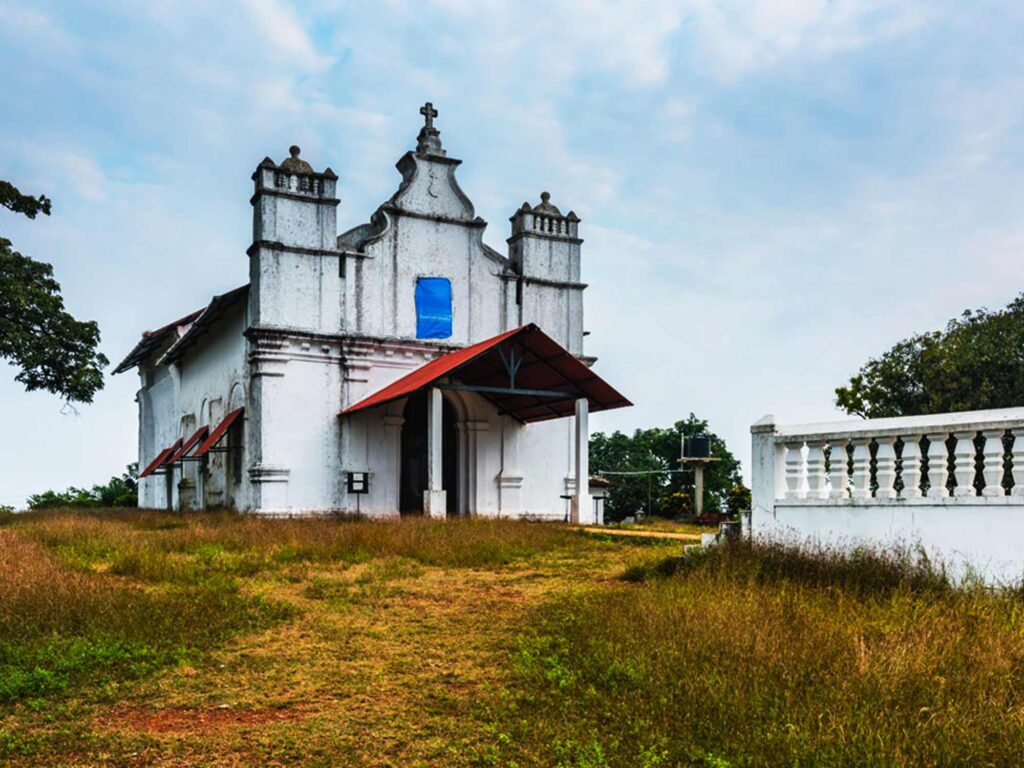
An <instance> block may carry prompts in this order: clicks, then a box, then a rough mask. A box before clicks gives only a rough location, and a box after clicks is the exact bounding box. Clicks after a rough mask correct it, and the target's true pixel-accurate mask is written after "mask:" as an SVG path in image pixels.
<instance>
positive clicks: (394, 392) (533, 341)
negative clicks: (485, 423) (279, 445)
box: [341, 323, 632, 423]
mask: <svg viewBox="0 0 1024 768" xmlns="http://www.w3.org/2000/svg"><path fill="white" fill-rule="evenodd" d="M446 377H450V382H451V383H446V384H438V382H439V380H440V379H444V378H446ZM435 385H438V386H441V387H442V388H448V389H454V390H460V389H461V390H466V391H471V392H476V393H477V394H479V395H480V396H481V397H484V398H486V399H487V400H489V401H490V402H492V403H493V404H494V405H495V406H496V407H497V408H498V410H499V411H501V412H502V413H506V414H508V415H510V416H512V417H513V418H515V419H518V420H519V421H521V422H525V423H528V422H533V421H545V420H547V419H558V418H562V417H565V416H571V415H573V413H574V411H575V401H576V400H579V399H582V398H586V399H587V401H588V403H589V406H590V410H592V411H606V410H610V409H612V408H624V407H626V406H629V405H632V403H631V402H630V401H629V400H627V399H626V398H625V397H624V396H623V395H622V394H621V393H619V392H618V391H617V390H616V389H615V388H614V387H612V386H611V384H609V383H608V382H606V381H605V380H604V379H602V378H601V377H600V376H598V375H597V374H596V373H594V372H593V371H592V370H591V369H590V368H589V367H588V366H587V365H586V364H585V363H583V362H582V361H580V359H579V358H577V357H576V356H575V355H573V354H572V353H571V352H569V350H567V349H565V347H563V346H562V345H561V344H559V343H558V342H557V341H555V340H554V339H552V338H551V337H550V336H548V335H547V334H546V333H544V332H543V331H542V330H541V329H540V328H538V327H537V326H536V325H534V324H533V323H530V324H529V325H524V326H522V327H521V328H516V329H514V330H511V331H506V332H505V333H501V334H499V335H497V336H495V337H494V338H491V339H487V340H486V341H481V342H479V343H477V344H472V345H470V346H468V347H466V348H464V349H459V350H456V351H455V352H451V353H449V354H447V355H442V356H441V357H439V358H437V359H436V360H431V361H430V362H429V363H426V364H424V365H422V366H420V367H419V368H417V369H416V370H414V371H412V372H411V373H408V374H406V375H405V376H403V377H402V378H400V379H398V380H397V381H394V382H392V383H391V384H388V385H387V386H386V387H384V388H383V389H380V390H378V391H377V392H375V393H374V394H372V395H370V396H369V397H365V398H363V399H362V400H360V401H359V402H357V403H355V404H354V405H351V406H349V407H348V408H346V409H345V410H343V411H342V412H341V415H343V416H346V415H348V414H352V413H356V412H357V411H361V410H364V409H366V408H372V407H374V406H377V405H383V404H384V403H389V402H391V401H392V400H398V399H400V398H403V397H408V396H409V395H412V394H413V393H415V392H418V391H420V390H422V389H426V388H428V387H431V386H435Z"/></svg>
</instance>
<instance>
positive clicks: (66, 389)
mask: <svg viewBox="0 0 1024 768" xmlns="http://www.w3.org/2000/svg"><path fill="white" fill-rule="evenodd" d="M0 205H3V207H4V208H7V209H8V210H10V211H14V212H15V213H21V214H24V215H25V216H27V217H28V218H30V219H34V218H35V217H36V215H37V214H39V213H43V214H45V215H47V216H49V215H50V200H49V199H47V198H46V196H45V195H40V196H39V197H38V198H36V197H32V196H31V195H23V194H21V192H19V191H18V189H17V188H16V187H14V186H13V185H12V184H10V183H9V182H6V181H0ZM99 342H100V332H99V328H98V327H97V325H96V323H95V322H83V321H80V320H76V319H75V318H74V317H73V316H72V315H71V314H70V313H69V312H68V311H67V310H65V309H64V300H63V299H62V298H61V295H60V284H59V283H58V282H57V281H56V280H55V279H54V278H53V267H52V266H50V265H49V264H44V263H42V262H39V261H35V260H33V259H30V258H29V257H28V256H24V255H22V254H20V253H18V252H17V251H15V250H13V248H12V247H11V241H10V240H7V239H6V238H3V237H0V358H3V359H5V360H8V361H9V362H11V363H13V364H14V365H16V366H17V367H19V368H20V369H21V371H20V372H19V373H18V375H17V376H16V377H15V379H16V380H17V381H19V382H21V383H22V384H24V385H25V389H26V390H28V391H30V392H31V391H33V390H36V389H44V390H46V391H48V392H52V393H54V394H57V395H62V396H63V397H64V398H65V399H66V400H67V401H68V402H81V403H91V402H92V399H93V396H94V395H95V394H96V392H97V391H99V390H100V389H102V387H103V369H104V368H105V367H106V366H107V364H108V362H109V361H108V360H107V358H106V357H105V356H104V355H103V354H101V353H99V352H97V349H96V348H97V347H98V346H99Z"/></svg>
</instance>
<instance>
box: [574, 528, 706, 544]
mask: <svg viewBox="0 0 1024 768" xmlns="http://www.w3.org/2000/svg"><path fill="white" fill-rule="evenodd" d="M580 530H581V531H583V532H584V533H597V534H601V535H602V536H632V537H634V538H644V539H678V540H679V541H696V542H700V539H701V534H699V533H672V532H670V531H637V530H624V529H622V528H597V527H590V526H583V527H581V528H580Z"/></svg>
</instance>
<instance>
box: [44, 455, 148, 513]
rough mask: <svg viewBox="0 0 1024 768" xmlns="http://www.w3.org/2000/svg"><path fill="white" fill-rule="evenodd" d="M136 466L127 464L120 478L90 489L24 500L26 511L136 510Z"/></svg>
mask: <svg viewBox="0 0 1024 768" xmlns="http://www.w3.org/2000/svg"><path fill="white" fill-rule="evenodd" d="M138 470H139V465H138V464H129V465H128V468H127V471H126V472H125V473H124V474H123V475H121V476H120V477H112V478H110V480H109V481H108V482H107V483H105V484H104V485H94V486H93V487H92V488H91V489H86V488H75V487H74V486H71V487H70V488H68V489H67V490H66V491H43V492H42V493H36V494H33V495H32V496H29V497H28V508H29V509H50V508H52V507H84V508H96V507H136V506H138V499H139V471H138Z"/></svg>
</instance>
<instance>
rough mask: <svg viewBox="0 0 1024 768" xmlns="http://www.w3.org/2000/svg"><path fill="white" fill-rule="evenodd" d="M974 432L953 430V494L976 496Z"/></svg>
mask: <svg viewBox="0 0 1024 768" xmlns="http://www.w3.org/2000/svg"><path fill="white" fill-rule="evenodd" d="M974 434H975V433H974V432H954V433H953V437H955V438H956V447H955V448H954V449H953V459H954V462H955V463H954V465H953V474H954V476H955V477H956V488H954V489H953V495H954V496H977V495H978V491H977V489H976V488H975V487H974V475H975V473H976V472H977V467H976V466H975V464H976V461H975V459H976V457H977V450H976V449H975V447H974Z"/></svg>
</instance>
